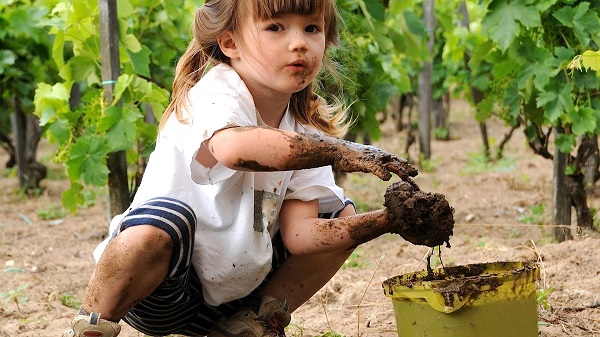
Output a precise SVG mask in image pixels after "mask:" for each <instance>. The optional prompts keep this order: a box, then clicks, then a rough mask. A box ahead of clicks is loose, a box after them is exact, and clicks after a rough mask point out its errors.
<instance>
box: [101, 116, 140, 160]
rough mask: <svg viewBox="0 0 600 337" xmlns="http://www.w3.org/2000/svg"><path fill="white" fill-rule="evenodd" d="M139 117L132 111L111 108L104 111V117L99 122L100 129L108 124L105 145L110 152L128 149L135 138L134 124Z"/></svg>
mask: <svg viewBox="0 0 600 337" xmlns="http://www.w3.org/2000/svg"><path fill="white" fill-rule="evenodd" d="M139 118H141V115H140V114H139V113H138V112H137V111H136V110H132V109H127V108H120V107H116V106H112V107H110V108H108V109H106V117H105V118H104V119H103V121H102V122H101V124H102V126H101V127H102V128H104V127H106V125H108V124H107V123H110V129H109V130H108V132H106V143H107V145H108V147H109V149H110V150H109V151H110V152H116V151H119V150H128V149H130V148H131V147H132V146H133V144H134V142H135V136H136V125H135V122H136V121H137V120H138V119H139Z"/></svg>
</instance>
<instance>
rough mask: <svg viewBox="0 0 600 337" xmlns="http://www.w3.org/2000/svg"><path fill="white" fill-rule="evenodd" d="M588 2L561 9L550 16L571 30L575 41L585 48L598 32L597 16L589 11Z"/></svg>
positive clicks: (599, 26)
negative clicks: (591, 37)
mask: <svg viewBox="0 0 600 337" xmlns="http://www.w3.org/2000/svg"><path fill="white" fill-rule="evenodd" d="M589 7H590V4H589V2H582V3H580V4H579V5H578V6H577V7H575V8H573V7H563V8H561V9H559V10H558V11H556V13H554V14H552V16H554V17H555V18H556V19H557V20H558V21H560V23H562V24H563V25H564V26H566V27H570V28H573V31H574V32H575V35H576V36H577V39H578V40H579V42H581V44H582V45H583V46H587V45H588V44H589V43H590V41H591V39H590V36H593V35H595V34H596V33H597V32H599V31H600V22H599V21H598V15H597V14H596V12H594V11H590V10H589Z"/></svg>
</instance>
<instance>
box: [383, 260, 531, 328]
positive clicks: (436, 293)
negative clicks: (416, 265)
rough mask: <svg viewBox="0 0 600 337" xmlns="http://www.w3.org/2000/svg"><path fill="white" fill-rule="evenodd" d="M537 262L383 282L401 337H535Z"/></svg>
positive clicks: (457, 268) (483, 265)
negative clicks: (390, 300)
mask: <svg viewBox="0 0 600 337" xmlns="http://www.w3.org/2000/svg"><path fill="white" fill-rule="evenodd" d="M539 278H540V272H539V268H538V265H537V263H535V262H533V261H528V262H493V263H478V264H469V265H463V266H455V267H446V268H439V269H434V270H433V272H432V273H428V272H427V271H426V270H424V271H421V272H416V273H410V274H404V275H400V276H396V277H393V278H390V279H388V280H386V281H384V282H383V289H384V293H385V295H386V296H388V297H390V298H391V299H392V303H393V306H394V313H395V315H396V325H397V328H398V336H400V337H417V336H418V337H448V336H460V337H482V336H486V337H509V336H510V337H536V336H537V335H538V329H537V303H536V284H535V282H536V281H537V280H539Z"/></svg>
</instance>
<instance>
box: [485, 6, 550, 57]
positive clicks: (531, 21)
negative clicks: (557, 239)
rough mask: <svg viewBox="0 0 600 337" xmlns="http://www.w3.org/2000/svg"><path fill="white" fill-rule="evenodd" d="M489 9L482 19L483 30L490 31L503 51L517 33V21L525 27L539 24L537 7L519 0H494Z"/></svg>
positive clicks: (518, 31) (518, 27)
mask: <svg viewBox="0 0 600 337" xmlns="http://www.w3.org/2000/svg"><path fill="white" fill-rule="evenodd" d="M489 10H490V12H489V14H488V15H487V16H485V18H484V19H483V30H484V31H488V32H489V33H490V36H491V38H492V39H493V40H494V41H496V43H498V45H499V46H500V49H501V50H502V51H503V52H504V51H506V49H508V47H509V46H510V44H511V43H512V41H513V40H514V39H515V37H516V36H517V35H519V33H520V30H521V27H520V26H519V23H520V24H522V25H523V26H525V27H527V28H532V27H539V26H540V25H541V20H540V14H539V13H538V11H537V9H536V8H535V7H533V6H529V5H527V4H526V3H523V1H521V0H513V1H505V0H495V1H493V2H492V3H491V4H490V6H489Z"/></svg>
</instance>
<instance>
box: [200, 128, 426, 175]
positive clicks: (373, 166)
mask: <svg viewBox="0 0 600 337" xmlns="http://www.w3.org/2000/svg"><path fill="white" fill-rule="evenodd" d="M197 159H198V161H200V163H202V164H203V165H204V166H206V167H212V166H213V165H214V164H215V163H216V162H217V161H218V162H220V163H221V164H223V165H225V166H227V167H230V168H233V169H236V170H245V171H263V172H264V171H287V170H298V169H307V168H313V167H321V166H326V165H331V166H333V168H334V169H337V170H340V171H344V172H366V173H373V174H375V175H376V176H378V177H379V178H381V179H383V180H389V179H390V178H391V176H392V174H391V173H395V174H397V175H398V176H400V177H401V178H402V179H408V178H409V177H414V176H416V175H417V174H418V172H417V169H415V168H414V167H412V166H411V165H410V164H409V163H408V162H407V161H406V160H404V159H402V158H399V157H398V156H396V155H394V154H391V153H388V152H385V151H383V150H380V149H378V148H376V147H373V146H368V145H361V144H357V143H352V142H348V141H345V140H340V139H336V138H332V137H327V136H321V135H306V134H299V133H294V132H291V131H283V130H279V129H273V128H267V127H233V128H227V129H223V130H220V131H218V132H216V133H215V134H214V135H213V136H212V138H210V139H208V140H207V141H205V142H204V143H203V146H202V147H201V149H200V151H199V152H198V156H197Z"/></svg>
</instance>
